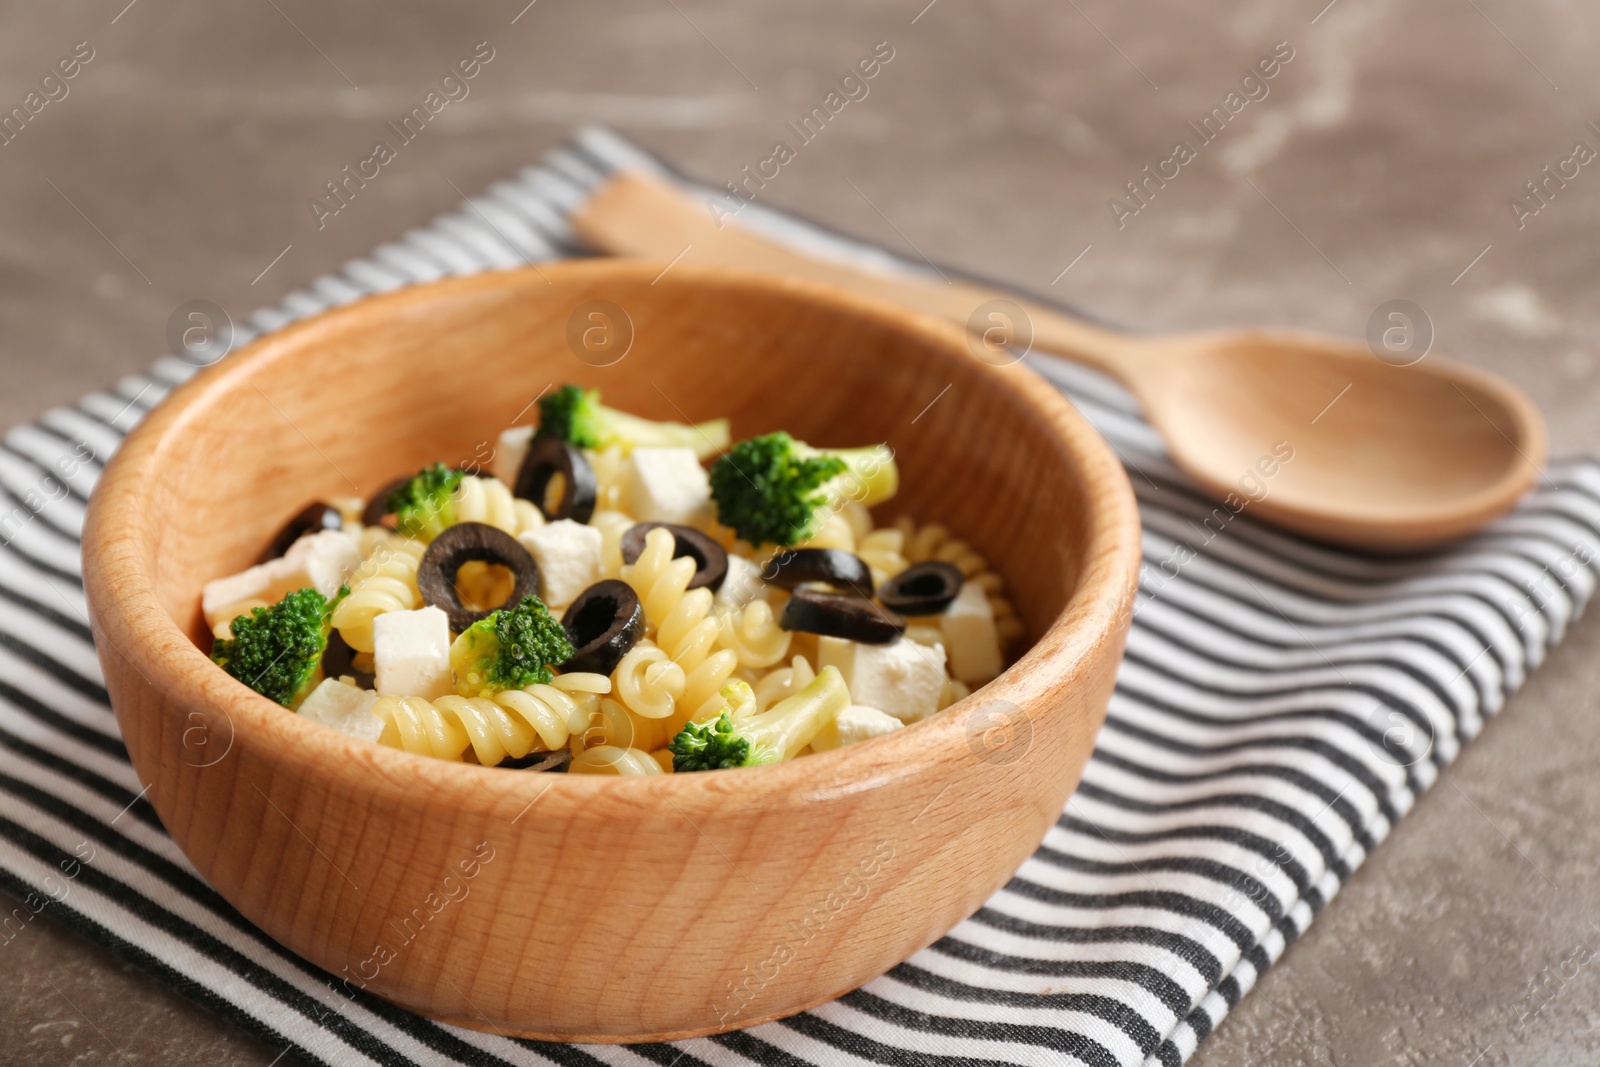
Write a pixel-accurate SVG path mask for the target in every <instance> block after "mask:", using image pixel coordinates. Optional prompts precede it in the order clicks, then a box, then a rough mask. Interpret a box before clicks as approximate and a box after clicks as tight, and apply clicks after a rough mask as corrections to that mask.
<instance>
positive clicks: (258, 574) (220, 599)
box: [200, 560, 277, 626]
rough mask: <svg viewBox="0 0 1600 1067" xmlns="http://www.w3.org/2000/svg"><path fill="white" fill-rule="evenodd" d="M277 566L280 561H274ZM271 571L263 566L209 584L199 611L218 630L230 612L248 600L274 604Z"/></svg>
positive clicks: (201, 594)
mask: <svg viewBox="0 0 1600 1067" xmlns="http://www.w3.org/2000/svg"><path fill="white" fill-rule="evenodd" d="M273 562H274V563H276V562H277V561H276V560H274V561H273ZM272 599H273V597H272V571H271V570H269V569H268V564H265V563H262V564H259V565H258V566H255V567H251V568H250V569H249V570H247V571H240V572H239V573H238V574H230V575H228V577H226V578H218V579H217V580H216V581H214V582H207V583H206V587H205V589H204V590H202V591H201V593H200V610H201V611H203V612H205V616H206V624H207V625H208V626H215V625H216V624H217V623H218V622H220V621H221V620H222V619H223V617H224V616H226V615H229V614H230V613H229V611H228V609H229V608H231V607H233V605H235V604H239V603H242V602H243V601H246V600H265V601H270V600H272Z"/></svg>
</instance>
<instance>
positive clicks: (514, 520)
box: [451, 474, 544, 537]
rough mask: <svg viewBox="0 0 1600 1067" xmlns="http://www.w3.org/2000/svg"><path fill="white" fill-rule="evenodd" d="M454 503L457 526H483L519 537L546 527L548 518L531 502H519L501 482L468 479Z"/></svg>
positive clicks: (465, 477)
mask: <svg viewBox="0 0 1600 1067" xmlns="http://www.w3.org/2000/svg"><path fill="white" fill-rule="evenodd" d="M451 503H452V504H454V505H455V518H456V521H457V522H481V523H484V524H485V525H488V526H493V527H494V528H495V529H497V530H504V531H505V532H506V533H508V534H510V535H511V536H513V537H515V536H516V535H518V534H521V533H526V532H527V531H529V530H537V529H538V528H539V527H541V526H543V525H544V516H543V515H542V514H541V513H540V512H539V509H538V508H537V507H535V506H534V504H533V502H532V501H530V500H518V499H517V498H515V497H513V496H512V495H511V490H510V489H508V488H506V484H505V483H504V482H502V481H500V480H499V479H498V478H480V477H479V476H478V475H476V474H468V475H464V476H463V477H462V479H461V485H460V486H459V487H458V488H457V489H456V492H455V496H454V497H453V498H452V500H451Z"/></svg>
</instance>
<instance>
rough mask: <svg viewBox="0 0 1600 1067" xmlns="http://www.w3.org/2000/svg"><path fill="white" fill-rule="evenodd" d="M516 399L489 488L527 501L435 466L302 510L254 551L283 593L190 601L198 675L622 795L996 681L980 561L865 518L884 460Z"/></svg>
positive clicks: (583, 404)
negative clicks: (197, 623) (197, 638)
mask: <svg viewBox="0 0 1600 1067" xmlns="http://www.w3.org/2000/svg"><path fill="white" fill-rule="evenodd" d="M538 402H539V406H540V422H539V427H538V429H537V430H534V429H533V428H527V427H523V428H518V429H517V430H516V431H514V432H508V434H507V435H505V436H504V437H503V438H502V441H503V442H506V443H507V445H506V447H507V448H508V452H507V455H506V462H505V463H504V464H503V465H502V468H503V469H504V470H505V472H506V473H509V468H510V467H511V466H513V465H515V466H516V468H517V471H518V474H517V478H516V479H515V480H517V481H522V482H524V484H532V485H540V486H543V488H542V489H541V490H540V495H542V496H543V499H540V500H529V499H521V498H519V497H518V496H517V494H516V493H515V492H514V491H513V489H512V488H511V487H510V486H509V485H508V483H507V482H505V481H502V480H500V479H499V478H496V477H492V476H489V475H488V474H485V473H479V472H478V471H477V470H476V468H474V469H473V473H467V471H465V470H463V469H462V468H460V467H454V466H450V465H447V464H445V463H434V464H431V465H429V466H428V467H425V468H424V469H423V470H422V471H421V472H419V473H418V474H416V475H413V476H409V477H406V478H403V479H400V480H398V481H396V482H394V483H392V486H391V487H390V488H389V489H387V490H385V492H386V494H387V495H386V497H385V498H384V499H383V500H382V501H370V502H369V501H362V500H357V499H354V498H336V500H335V502H334V503H327V502H324V501H314V502H313V503H311V504H309V505H307V506H306V507H305V508H304V509H303V510H302V511H301V512H299V513H297V514H296V515H295V517H294V518H292V519H290V520H289V521H288V522H287V523H286V524H285V525H284V527H283V528H282V529H281V530H280V531H279V532H278V534H277V535H276V536H275V537H274V538H273V540H272V541H271V542H270V544H271V546H272V547H271V549H270V550H269V552H267V553H266V554H265V555H266V556H267V557H269V559H268V563H271V562H272V558H271V557H283V558H284V559H286V560H288V562H286V563H285V564H282V565H281V567H300V566H301V564H302V563H303V564H304V567H303V570H296V571H293V572H292V573H293V577H292V578H290V579H288V580H286V582H285V583H283V584H288V585H294V584H299V583H301V582H304V583H305V584H306V585H307V586H308V587H307V588H302V589H280V588H279V587H278V586H276V585H268V584H264V583H263V582H262V581H261V580H259V579H260V575H259V574H258V573H256V571H257V570H259V569H260V568H262V567H265V566H267V564H258V565H257V568H253V569H252V570H251V571H247V572H242V573H240V574H238V575H233V576H231V577H228V578H220V579H218V580H217V581H216V582H213V583H210V584H208V585H207V587H206V589H205V591H204V593H203V595H202V608H203V610H204V616H205V620H206V622H207V624H208V625H209V626H210V627H211V628H212V630H213V652H212V655H213V659H214V660H215V661H216V662H217V663H218V665H219V666H221V667H222V669H224V670H226V671H227V672H228V673H229V674H232V675H233V676H234V677H235V678H236V679H238V680H239V681H241V682H243V683H244V684H246V685H249V686H251V687H252V688H255V689H256V691H257V692H259V693H262V694H264V695H267V696H269V697H270V698H271V699H273V700H276V701H278V702H279V703H280V704H282V705H284V706H285V707H287V708H289V709H291V710H294V711H297V712H299V713H301V714H303V715H305V716H307V717H308V718H310V719H312V720H314V721H316V722H318V723H321V724H323V725H324V726H330V727H332V728H334V729H339V730H343V731H345V732H346V733H349V734H351V735H353V736H357V737H361V738H363V739H365V740H367V741H371V740H372V739H374V738H375V739H376V740H377V742H378V743H379V744H382V745H385V746H388V747H390V748H392V749H397V750H401V751H404V752H407V753H413V754H416V755H421V756H427V757H431V758H436V759H444V760H454V761H461V762H467V763H473V762H475V763H478V764H481V765H484V766H497V765H504V766H508V767H515V768H517V769H519V770H528V771H537V772H540V773H561V772H562V771H564V772H565V773H570V774H591V775H612V776H626V777H636V776H656V775H661V774H667V773H675V772H683V771H698V770H710V769H715V768H720V767H729V766H747V765H752V764H757V763H765V762H770V761H772V760H775V759H791V758H796V757H798V756H800V755H803V754H805V753H808V752H814V751H815V752H825V751H828V750H830V749H835V748H838V747H840V746H841V745H844V744H853V743H857V742H861V741H865V740H868V739H870V738H872V737H876V736H879V735H881V734H883V733H884V732H886V731H887V730H889V729H894V728H898V726H899V725H901V724H905V723H911V722H916V721H919V720H920V719H923V718H926V717H928V716H930V715H934V714H937V713H938V711H940V710H942V709H944V708H947V707H949V706H950V705H952V704H955V703H957V702H959V701H961V700H963V699H965V698H966V697H967V696H969V695H971V693H972V691H973V689H974V688H975V687H977V686H978V685H981V684H982V683H984V682H985V681H987V680H989V679H991V678H993V677H995V676H996V675H997V674H998V673H999V672H1000V671H1001V670H1003V669H1004V666H1005V642H1006V641H1014V640H1016V639H1017V638H1018V637H1020V635H1021V633H1022V626H1021V622H1020V621H1019V619H1018V618H1017V613H1016V610H1015V608H1014V607H1013V606H1012V604H1011V601H1010V599H1009V598H1008V597H1007V595H1006V590H1005V585H1004V582H1003V581H1002V580H1001V577H1000V575H999V574H998V573H997V572H996V571H995V570H994V568H992V567H991V566H990V565H989V563H988V561H987V560H986V559H985V558H984V556H983V554H982V553H980V552H979V551H977V550H976V549H975V548H974V547H972V545H970V544H969V543H968V542H966V541H964V540H962V539H960V538H959V537H956V536H955V535H953V534H952V533H951V532H950V531H949V530H948V529H947V528H946V527H944V526H942V525H940V524H938V523H927V524H919V523H917V522H916V521H914V520H913V519H911V518H906V517H902V518H899V519H897V520H895V521H894V522H893V523H891V524H889V525H885V526H881V527H880V526H877V525H876V524H875V521H874V517H873V512H872V510H871V506H873V505H876V504H878V503H881V502H883V501H885V500H888V499H889V498H890V497H891V496H892V495H893V493H894V492H895V489H896V487H897V486H898V484H899V477H900V475H899V472H898V470H897V469H896V468H895V465H894V459H893V453H892V451H890V450H889V449H888V448H887V447H886V446H882V445H878V446H873V447H869V448H862V449H844V450H834V451H829V450H821V449H814V448H812V447H811V446H809V445H804V444H803V443H801V442H796V441H795V440H794V439H793V438H791V437H789V436H788V435H787V434H784V433H774V434H767V435H763V436H761V437H755V438H750V439H747V440H745V441H740V442H738V443H737V444H733V445H732V446H731V447H729V444H728V436H729V435H728V433H727V429H728V428H727V425H726V420H713V421H712V422H708V423H703V424H701V425H700V426H688V425H684V424H677V423H655V422H651V421H649V420H645V419H641V418H638V417H636V416H632V415H628V414H626V413H623V412H617V411H613V410H611V409H607V408H605V407H604V406H603V405H600V404H599V400H598V391H597V390H585V389H580V388H579V387H577V386H572V385H566V386H561V387H560V388H558V389H556V390H554V391H553V392H551V393H550V395H548V396H541V398H540V399H539V401H538ZM719 427H720V429H719ZM719 434H720V440H718V439H717V435H719ZM597 441H598V442H602V443H603V445H604V447H597V446H596V444H595V443H596V442H597ZM512 444H517V445H518V448H520V449H521V451H516V452H515V455H513V451H514V450H511V445H512ZM702 446H703V447H702ZM723 450H726V451H725V453H724V454H722V455H720V456H719V455H717V453H718V452H720V451H723ZM708 460H709V461H711V462H712V466H711V469H710V470H709V471H708V470H707V469H706V467H705V463H706V461H708ZM841 486H845V487H846V488H845V489H841V488H840V487H841ZM846 493H848V494H849V496H850V499H842V497H843V496H844V495H845V494H846ZM380 504H381V506H379V505H380ZM380 512H382V513H384V515H383V519H382V522H381V523H379V522H378V521H376V520H373V516H374V515H375V514H377V513H380ZM366 520H373V521H372V522H371V523H370V524H369V523H368V522H367V521H366ZM390 523H392V524H393V526H392V527H391V526H390V525H388V524H390ZM397 530H398V531H404V532H403V533H401V532H396V531H397ZM808 531H810V532H809V535H808ZM530 535H531V536H530ZM624 545H626V546H628V551H629V552H630V553H636V555H635V556H634V559H633V562H631V563H628V562H626V561H625V560H624V557H623V546H624ZM816 550H823V551H816ZM291 555H292V556H293V559H289V557H290V556H291ZM844 556H848V557H849V558H842V557H844ZM280 569H281V568H280ZM866 572H870V574H871V576H872V579H873V588H872V589H870V590H869V589H867V588H865V583H864V582H863V580H862V578H863V575H864V573H866ZM341 582H342V583H343V584H344V585H345V586H347V587H348V591H347V592H345V593H344V594H343V595H342V597H339V598H338V599H337V600H336V602H334V603H333V604H332V605H331V606H330V601H334V600H335V594H334V590H336V589H338V588H339V586H340V584H341ZM513 600H515V603H513ZM250 611H257V612H261V613H262V614H260V615H258V616H257V617H258V618H259V619H261V620H262V621H261V622H260V623H259V624H252V625H249V626H246V625H244V624H240V625H239V630H240V633H239V634H237V635H235V634H234V623H235V620H236V619H237V618H238V616H239V615H241V614H244V613H245V612H250ZM558 616H559V617H558ZM380 619H381V620H382V621H381V622H380V621H379V620H380ZM335 634H337V636H338V637H340V638H342V641H339V640H333V637H334V636H335ZM291 653H292V656H291V655H290V654H291ZM284 656H290V662H288V663H285V664H283V665H282V667H280V666H279V662H280V660H281V659H282V658H283V657H284ZM269 675H270V677H269ZM845 709H853V712H854V714H853V716H852V717H848V718H847V717H845V716H844V714H843V713H844V710H845ZM807 731H810V732H809V733H808V732H807ZM814 740H815V741H816V743H815V744H813V741H814ZM541 754H547V755H543V756H541ZM529 757H538V758H534V759H530V758H529ZM823 758H826V757H823Z"/></svg>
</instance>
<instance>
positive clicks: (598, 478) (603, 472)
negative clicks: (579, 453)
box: [584, 445, 627, 511]
mask: <svg viewBox="0 0 1600 1067" xmlns="http://www.w3.org/2000/svg"><path fill="white" fill-rule="evenodd" d="M584 456H585V457H586V458H587V459H588V460H589V466H591V467H593V468H594V482H595V494H594V506H595V507H596V508H597V509H599V510H603V511H620V510H622V479H623V474H624V472H625V471H626V470H627V467H626V466H625V465H624V462H623V461H624V460H625V459H627V457H626V456H624V455H623V454H622V449H621V447H620V446H618V445H612V446H610V447H609V448H602V449H598V450H596V449H590V450H588V451H586V452H584Z"/></svg>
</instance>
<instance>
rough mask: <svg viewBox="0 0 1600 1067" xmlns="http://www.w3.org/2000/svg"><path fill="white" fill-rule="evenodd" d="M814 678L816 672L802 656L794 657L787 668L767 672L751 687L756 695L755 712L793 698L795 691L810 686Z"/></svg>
mask: <svg viewBox="0 0 1600 1067" xmlns="http://www.w3.org/2000/svg"><path fill="white" fill-rule="evenodd" d="M816 676H817V672H816V671H814V670H812V669H811V663H810V662H809V661H808V660H807V659H806V658H805V657H804V656H796V657H794V659H793V660H791V661H790V665H789V666H787V667H779V668H778V669H777V670H775V671H768V672H767V673H766V674H765V675H764V676H763V677H761V678H760V679H758V680H757V681H756V682H755V684H754V686H753V688H754V690H755V694H756V710H757V711H766V710H767V709H768V708H770V707H772V705H774V704H776V703H777V702H778V701H780V700H783V699H785V698H787V697H790V696H793V695H794V694H795V693H796V692H797V691H799V690H801V689H804V688H805V687H806V686H808V685H810V684H811V679H813V678H815V677H816Z"/></svg>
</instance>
